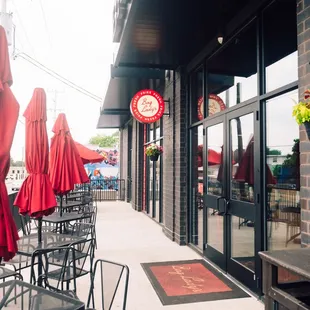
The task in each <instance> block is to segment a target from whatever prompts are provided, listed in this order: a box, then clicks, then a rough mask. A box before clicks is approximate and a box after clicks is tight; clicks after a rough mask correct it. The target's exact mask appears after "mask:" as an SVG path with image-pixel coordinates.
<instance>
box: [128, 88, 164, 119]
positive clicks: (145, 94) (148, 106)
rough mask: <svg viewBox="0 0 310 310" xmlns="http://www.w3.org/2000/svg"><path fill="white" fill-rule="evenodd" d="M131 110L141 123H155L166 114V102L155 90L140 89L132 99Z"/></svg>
mask: <svg viewBox="0 0 310 310" xmlns="http://www.w3.org/2000/svg"><path fill="white" fill-rule="evenodd" d="M130 111H131V114H132V115H133V117H134V118H135V119H136V120H137V121H139V122H140V123H144V124H151V123H155V122H157V121H158V120H159V119H160V118H161V117H162V116H163V115H164V112H165V102H164V100H163V98H162V97H161V95H160V94H159V93H157V92H156V91H154V90H151V89H144V90H140V91H139V92H138V93H136V94H135V96H134V97H133V98H132V100H131V103H130Z"/></svg>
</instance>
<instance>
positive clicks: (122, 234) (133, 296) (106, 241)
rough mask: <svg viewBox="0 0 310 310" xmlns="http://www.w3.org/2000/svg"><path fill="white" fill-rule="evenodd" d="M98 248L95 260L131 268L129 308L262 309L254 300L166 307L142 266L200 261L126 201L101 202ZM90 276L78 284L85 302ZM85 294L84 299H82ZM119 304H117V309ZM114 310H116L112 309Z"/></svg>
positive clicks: (136, 309)
mask: <svg viewBox="0 0 310 310" xmlns="http://www.w3.org/2000/svg"><path fill="white" fill-rule="evenodd" d="M97 240H98V249H97V251H96V257H95V259H98V258H104V259H108V260H112V261H117V262H120V263H123V264H127V265H128V267H129V269H130V280H129V290H128V302H127V309H129V310H139V309H141V310H142V309H143V310H144V309H149V310H151V309H154V310H155V309H162V308H165V309H209V310H213V309H217V310H220V309H227V307H229V309H230V310H233V309H251V310H256V309H263V307H264V305H263V303H262V302H260V301H258V300H257V299H256V298H254V297H250V298H239V299H227V300H220V301H209V302H200V303H189V304H180V305H173V306H163V305H162V303H161V301H160V299H159V298H158V296H157V294H156V292H155V290H154V289H153V287H152V285H151V283H150V281H149V279H148V278H147V276H146V274H145V272H144V270H143V268H142V267H141V263H150V262H166V261H181V260H193V259H201V256H199V255H198V254H197V253H195V252H194V251H193V250H192V249H190V248H189V247H187V246H179V245H177V244H176V243H174V242H171V241H170V240H169V239H168V238H167V237H165V235H164V234H163V232H162V228H161V226H160V225H158V224H157V223H155V222H154V221H152V220H151V219H149V218H148V217H147V216H146V215H145V214H143V213H138V212H136V211H134V210H133V209H132V207H131V205H130V204H128V203H124V202H101V203H99V204H98V217H97ZM87 280H88V278H87V277H82V278H81V282H78V295H79V297H80V298H81V299H82V300H85V298H86V296H87V294H86V292H85V291H84V290H83V287H84V285H85V286H86V284H87V286H88V283H86V282H87ZM83 295H84V296H83ZM117 305H118V303H117V302H116V304H115V308H117V307H116V306H117ZM113 309H114V308H113Z"/></svg>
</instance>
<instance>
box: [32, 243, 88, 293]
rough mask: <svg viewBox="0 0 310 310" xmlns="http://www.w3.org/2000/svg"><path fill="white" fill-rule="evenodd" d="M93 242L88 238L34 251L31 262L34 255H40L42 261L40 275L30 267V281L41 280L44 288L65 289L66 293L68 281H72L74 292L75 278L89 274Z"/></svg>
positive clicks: (34, 258)
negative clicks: (62, 245) (63, 245)
mask: <svg viewBox="0 0 310 310" xmlns="http://www.w3.org/2000/svg"><path fill="white" fill-rule="evenodd" d="M93 244H94V241H93V240H92V239H89V240H85V241H81V242H76V243H74V244H71V245H70V247H51V248H50V249H42V250H37V251H35V252H34V253H33V255H32V259H31V261H32V263H33V264H34V263H35V260H36V257H40V256H41V257H42V260H44V262H43V264H42V267H43V270H42V274H40V275H37V276H36V275H35V272H34V268H33V267H32V268H31V277H30V278H31V283H33V284H37V283H39V282H40V281H41V282H42V281H43V285H44V286H45V287H46V288H49V289H51V290H54V291H64V290H66V291H67V293H66V294H68V292H70V283H71V282H73V292H74V294H76V293H77V286H76V279H77V278H80V277H82V276H85V275H87V274H89V273H90V272H91V270H92V269H91V267H92V262H93ZM88 257H89V258H90V264H89V265H90V269H89V270H87V269H86V268H85V263H86V260H87V258H88ZM52 283H56V284H52ZM65 284H66V288H65ZM71 295H72V294H71Z"/></svg>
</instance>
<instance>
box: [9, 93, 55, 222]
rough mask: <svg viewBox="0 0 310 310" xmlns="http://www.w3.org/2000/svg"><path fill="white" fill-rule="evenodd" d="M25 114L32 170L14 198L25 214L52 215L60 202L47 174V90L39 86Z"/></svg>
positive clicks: (27, 156) (33, 215) (29, 159)
mask: <svg viewBox="0 0 310 310" xmlns="http://www.w3.org/2000/svg"><path fill="white" fill-rule="evenodd" d="M24 117H25V118H26V169H27V171H28V173H29V175H28V177H27V178H26V180H25V181H24V182H23V185H22V187H21V189H20V190H19V192H18V195H17V197H16V199H15V202H14V205H15V206H18V207H19V212H20V213H21V214H23V215H26V214H28V215H30V216H32V217H41V216H44V215H50V214H52V213H53V212H54V211H55V206H57V202H56V198H55V194H54V191H53V188H52V184H51V181H50V179H49V176H48V137H47V131H46V119H47V117H46V94H45V91H44V89H42V88H36V89H35V90H34V92H33V96H32V98H31V101H30V103H29V104H28V107H27V109H26V111H25V113H24Z"/></svg>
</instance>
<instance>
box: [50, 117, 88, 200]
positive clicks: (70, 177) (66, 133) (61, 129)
mask: <svg viewBox="0 0 310 310" xmlns="http://www.w3.org/2000/svg"><path fill="white" fill-rule="evenodd" d="M53 132H54V136H53V138H52V142H51V148H50V161H49V175H50V180H51V182H52V187H53V190H54V192H55V194H56V195H60V196H62V195H65V194H67V193H68V192H70V191H72V190H73V189H74V185H75V184H82V183H88V182H89V178H88V176H87V174H86V171H85V168H84V165H83V162H82V159H81V157H80V155H79V152H78V150H77V148H76V145H75V143H74V141H73V139H72V136H71V133H70V130H69V126H68V123H67V119H66V116H65V114H64V113H60V114H59V115H58V118H57V120H56V122H55V124H54V127H53Z"/></svg>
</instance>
